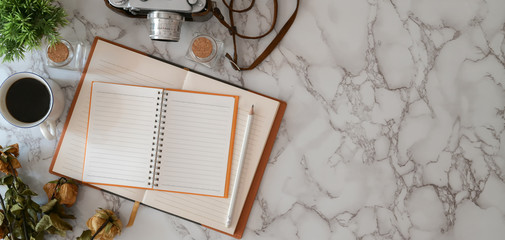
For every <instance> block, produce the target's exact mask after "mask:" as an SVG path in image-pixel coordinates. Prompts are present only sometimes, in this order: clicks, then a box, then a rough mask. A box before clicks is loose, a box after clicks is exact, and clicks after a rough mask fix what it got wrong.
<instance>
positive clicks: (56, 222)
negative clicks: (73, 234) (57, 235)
mask: <svg viewBox="0 0 505 240" xmlns="http://www.w3.org/2000/svg"><path fill="white" fill-rule="evenodd" d="M49 216H50V217H51V222H52V223H53V226H54V227H55V228H56V229H58V230H60V231H67V230H72V225H70V224H69V223H67V222H65V221H63V219H61V218H60V216H58V214H56V213H51V214H49Z"/></svg>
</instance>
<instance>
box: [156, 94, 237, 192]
mask: <svg viewBox="0 0 505 240" xmlns="http://www.w3.org/2000/svg"><path fill="white" fill-rule="evenodd" d="M163 100H164V102H163V113H162V119H161V125H160V127H161V135H160V141H159V142H160V147H159V151H160V152H159V156H158V162H157V165H156V167H157V168H158V167H159V168H160V169H159V170H157V173H159V175H156V180H157V181H156V184H155V189H158V188H159V189H163V190H167V191H175V192H185V193H194V194H202V195H211V196H220V197H225V196H226V195H227V187H228V185H227V179H228V177H229V167H231V156H232V150H233V149H232V147H233V142H232V134H233V133H234V121H235V120H234V119H235V117H234V113H235V108H236V104H237V105H238V102H237V99H236V98H235V97H234V96H224V95H215V94H207V93H199V94H197V93H192V92H182V91H175V90H166V91H165V93H164V96H163Z"/></svg>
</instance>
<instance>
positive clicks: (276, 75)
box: [0, 0, 505, 240]
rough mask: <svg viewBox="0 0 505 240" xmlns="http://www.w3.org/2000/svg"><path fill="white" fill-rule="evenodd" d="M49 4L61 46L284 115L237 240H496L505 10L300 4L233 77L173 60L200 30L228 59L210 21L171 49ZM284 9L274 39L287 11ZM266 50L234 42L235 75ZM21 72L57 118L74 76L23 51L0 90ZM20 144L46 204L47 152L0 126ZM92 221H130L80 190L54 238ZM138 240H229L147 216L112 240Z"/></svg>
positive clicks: (92, 8) (501, 231)
mask: <svg viewBox="0 0 505 240" xmlns="http://www.w3.org/2000/svg"><path fill="white" fill-rule="evenodd" d="M58 2H59V3H60V4H61V5H62V6H63V7H64V8H65V9H66V11H67V13H68V14H69V17H68V18H69V20H70V24H69V25H68V26H67V27H65V28H64V29H62V30H61V32H62V34H63V35H64V36H65V37H66V38H72V39H78V40H81V41H86V42H89V43H91V41H92V40H93V38H94V37H95V36H101V37H103V38H106V39H110V40H113V41H116V42H118V43H121V44H124V45H127V46H129V47H132V48H135V49H138V50H141V51H145V52H147V53H149V54H151V55H154V56H156V57H161V58H163V59H166V60H169V61H172V62H174V63H177V64H181V65H184V66H187V67H189V68H192V69H195V70H197V71H201V72H204V73H207V74H210V75H212V76H215V77H218V78H221V79H223V80H225V81H228V82H230V83H233V84H238V85H241V86H244V87H246V88H248V89H251V90H254V91H258V92H261V93H264V94H266V95H269V96H272V97H276V98H280V99H282V100H284V101H286V102H287V103H288V108H287V111H286V114H285V117H284V119H283V122H282V126H281V129H280V131H279V134H278V137H277V141H276V145H275V147H274V150H273V152H272V155H271V158H270V161H269V164H268V166H267V169H266V172H265V175H264V177H263V181H262V185H261V187H260V190H259V192H258V195H257V198H256V201H255V203H254V207H253V209H252V212H251V215H250V217H249V222H248V225H247V229H246V232H245V234H244V239H416V240H417V239H444V240H467V239H468V240H473V239H489V240H494V239H503V238H504V236H505V140H504V139H505V132H504V129H505V40H504V39H505V14H503V9H505V1H503V0H486V1H484V0H445V1H435V0H422V1H399V0H391V1H380V0H369V1H361V0H360V1H355V0H316V1H307V0H301V6H300V10H299V14H298V17H297V20H296V22H295V24H294V25H293V27H292V28H291V30H290V31H289V32H288V34H287V35H286V37H285V39H284V40H283V41H282V42H281V44H280V45H279V47H278V48H277V49H276V50H275V51H273V53H272V54H271V55H270V57H268V58H267V59H266V60H265V62H263V63H262V64H261V65H260V66H258V68H257V69H255V70H253V71H249V72H244V73H239V72H235V71H234V70H233V69H232V68H231V66H230V65H229V64H228V63H227V62H226V61H225V60H222V61H221V64H220V65H219V66H218V67H216V68H215V69H207V68H205V67H203V66H199V65H197V64H195V63H192V62H190V61H188V60H187V59H186V58H185V57H184V55H185V54H186V50H187V47H188V42H189V41H190V39H191V38H192V36H193V34H194V33H195V32H201V33H208V34H211V35H213V36H214V37H216V38H218V39H220V40H222V41H223V42H224V43H225V50H226V51H228V52H230V53H231V51H232V41H231V38H230V37H229V36H228V33H227V30H226V29H225V28H224V27H222V26H221V25H220V24H219V22H218V21H217V20H216V19H211V20H209V21H208V22H204V23H189V22H188V23H184V25H183V27H182V34H181V40H180V41H179V42H178V43H164V42H153V41H151V40H149V37H148V26H147V22H146V21H145V20H141V19H129V18H126V17H123V16H120V15H118V14H115V13H113V12H111V11H110V10H108V9H107V8H105V7H104V4H103V1H101V0H93V1H70V0H60V1H58ZM279 2H280V3H279V5H280V12H279V21H280V23H279V25H278V27H276V31H278V30H279V29H280V25H281V23H283V22H284V21H285V20H286V19H287V18H288V16H289V15H290V13H291V11H292V10H293V9H294V2H293V1H279ZM247 4H248V2H247V1H244V2H241V3H237V7H241V6H246V5H247ZM256 4H257V7H256V8H255V9H254V11H252V12H250V13H249V14H248V15H247V16H236V21H237V23H238V27H239V29H243V30H244V31H245V32H246V33H249V34H254V33H258V32H261V31H265V30H266V29H268V23H269V22H270V21H271V20H272V18H273V8H272V6H273V2H272V1H271V0H266V1H257V3H256ZM223 12H224V11H223ZM269 39H271V37H270V38H267V39H265V40H262V41H259V42H258V41H240V40H239V41H240V42H239V51H240V52H239V56H240V57H241V62H242V64H243V65H246V63H250V62H251V61H252V60H253V59H254V58H255V56H257V55H258V54H259V52H260V51H261V50H262V49H263V48H264V47H265V46H266V45H267V44H268V40H269ZM19 71H33V72H36V73H38V74H41V75H43V76H44V77H49V78H51V79H53V80H55V81H56V82H58V83H59V84H60V85H61V86H62V88H63V90H64V92H65V95H66V99H67V103H66V107H67V109H68V107H69V106H70V102H71V100H72V98H73V95H74V92H75V88H76V86H77V83H78V80H79V77H80V73H78V72H70V71H63V70H57V69H56V70H55V69H50V68H48V67H46V66H44V64H43V61H42V57H41V56H40V54H39V53H33V54H28V55H27V56H26V59H25V60H24V61H19V62H15V63H8V64H5V63H4V64H2V65H0V79H1V80H0V81H3V79H5V78H6V77H7V76H9V75H10V74H12V73H14V72H19ZM66 113H67V112H65V114H64V115H66ZM64 119H65V116H62V118H60V121H59V123H58V131H59V132H61V130H62V128H63V125H64ZM16 142H18V143H19V144H20V147H21V157H20V159H21V164H22V165H23V169H22V170H21V171H20V174H21V176H22V177H23V179H26V181H27V182H28V183H29V184H30V186H31V187H32V188H33V189H34V190H35V191H37V192H38V193H39V194H40V195H41V196H39V197H37V200H38V201H40V202H44V201H46V200H45V196H44V194H43V191H42V185H43V184H44V183H45V182H47V181H49V180H52V179H55V176H51V175H50V174H49V173H48V172H47V170H48V168H49V164H50V162H51V159H52V156H53V153H54V150H55V148H56V144H57V141H56V140H55V141H47V140H45V139H43V137H42V135H41V134H40V132H39V130H38V129H36V128H35V129H17V128H14V127H12V126H10V125H9V124H8V123H6V122H5V120H3V119H0V145H6V144H9V143H16ZM98 207H105V208H111V209H114V210H115V211H118V212H119V214H120V216H121V219H122V220H123V222H125V223H126V222H127V220H128V216H129V210H130V209H131V207H132V203H131V202H130V201H128V200H124V199H122V198H120V197H117V196H113V195H110V194H108V193H102V192H100V191H98V190H95V189H91V188H87V187H82V188H81V189H80V193H79V198H78V203H77V204H76V205H75V206H74V207H73V208H72V209H71V211H72V212H73V214H74V215H76V216H77V219H76V220H75V221H73V222H72V223H73V225H74V226H75V231H74V232H73V233H69V235H68V236H67V238H65V239H74V238H75V237H76V236H78V235H79V234H80V233H81V231H82V229H83V228H85V222H86V220H87V219H88V218H89V217H90V216H91V215H92V214H93V211H94V209H96V208H98ZM139 238H142V239H230V237H228V236H226V235H223V234H220V233H217V232H215V231H212V230H208V229H206V228H204V227H201V226H199V225H196V224H194V223H191V222H188V221H185V220H182V219H179V218H177V217H174V216H171V215H168V214H166V213H162V212H159V211H156V210H153V209H150V208H147V207H141V209H140V210H139V213H138V215H137V220H136V222H135V225H134V226H133V227H131V228H127V229H125V230H124V232H123V234H122V235H121V236H120V237H118V238H117V239H139Z"/></svg>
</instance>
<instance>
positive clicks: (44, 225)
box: [35, 215, 53, 232]
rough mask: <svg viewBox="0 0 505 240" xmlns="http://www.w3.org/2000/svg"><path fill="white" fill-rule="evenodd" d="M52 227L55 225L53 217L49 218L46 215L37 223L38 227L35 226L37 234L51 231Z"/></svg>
mask: <svg viewBox="0 0 505 240" xmlns="http://www.w3.org/2000/svg"><path fill="white" fill-rule="evenodd" d="M52 225H53V224H52V223H51V217H49V215H44V216H42V218H41V219H40V221H39V222H38V223H37V226H35V231H37V232H42V231H45V230H47V229H49V227H51V226H52Z"/></svg>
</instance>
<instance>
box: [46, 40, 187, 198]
mask: <svg viewBox="0 0 505 240" xmlns="http://www.w3.org/2000/svg"><path fill="white" fill-rule="evenodd" d="M186 74H187V71H186V70H184V69H181V68H177V67H175V66H172V65H169V64H166V63H164V62H161V61H158V60H156V59H153V58H151V57H148V56H144V55H141V54H138V53H136V52H132V51H130V50H128V49H125V48H122V47H119V46H116V45H114V44H110V43H108V42H105V41H102V40H98V42H97V44H96V46H95V48H94V50H93V52H92V56H91V60H90V64H89V66H88V68H87V71H86V72H85V76H84V78H83V79H82V85H81V88H80V90H79V92H76V94H78V98H77V101H76V102H75V105H74V108H73V112H72V116H71V118H70V120H69V121H68V125H67V128H66V130H65V132H64V133H63V134H62V137H63V136H64V138H63V140H62V141H61V142H60V144H61V145H60V148H59V151H58V152H57V153H56V156H55V160H54V161H53V162H54V165H53V166H52V171H53V172H56V173H59V174H62V175H65V176H68V177H71V178H74V179H81V178H82V171H83V162H84V146H85V143H86V129H87V125H88V111H89V100H90V98H89V96H90V89H91V82H93V81H100V82H113V83H125V84H134V85H142V86H154V87H163V88H176V89H180V88H181V87H182V85H183V82H184V78H185V76H186ZM100 187H101V188H104V189H105V190H107V191H110V192H113V193H116V194H119V195H121V196H125V197H127V198H130V199H134V200H136V201H140V200H141V199H142V198H143V194H144V192H145V190H142V189H133V188H123V187H112V186H100Z"/></svg>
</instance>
